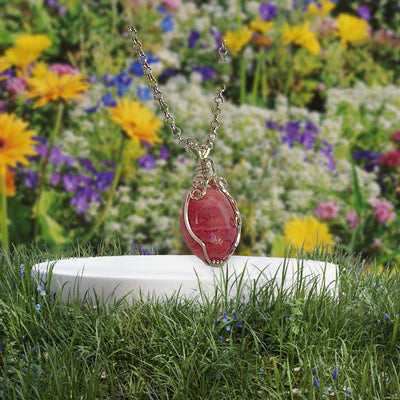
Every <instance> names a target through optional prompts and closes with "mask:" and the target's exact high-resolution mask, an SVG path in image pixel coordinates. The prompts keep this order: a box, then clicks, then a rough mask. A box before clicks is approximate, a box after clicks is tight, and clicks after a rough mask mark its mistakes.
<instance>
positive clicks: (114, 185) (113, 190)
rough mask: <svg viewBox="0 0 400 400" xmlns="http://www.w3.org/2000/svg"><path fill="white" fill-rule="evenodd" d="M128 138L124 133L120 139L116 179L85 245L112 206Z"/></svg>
mask: <svg viewBox="0 0 400 400" xmlns="http://www.w3.org/2000/svg"><path fill="white" fill-rule="evenodd" d="M126 140H127V137H126V136H125V135H122V138H121V141H120V144H119V149H118V156H117V160H118V164H117V169H116V171H115V175H114V179H113V181H112V183H111V187H110V190H109V192H108V197H107V201H106V204H105V206H104V208H103V210H102V212H101V214H100V215H99V217H98V218H97V221H96V222H95V224H94V225H93V226H92V228H91V229H90V231H89V233H88V234H87V235H86V236H84V237H83V239H82V241H81V243H82V245H83V246H84V245H85V244H87V243H88V242H89V240H90V239H91V238H92V237H93V235H94V234H95V233H96V231H97V229H98V228H99V227H100V225H101V223H102V222H103V220H104V218H105V216H106V214H107V211H108V209H109V208H110V206H111V203H112V198H113V196H114V193H115V189H116V188H117V185H118V182H119V178H120V176H121V171H122V165H123V155H124V146H125V141H126Z"/></svg>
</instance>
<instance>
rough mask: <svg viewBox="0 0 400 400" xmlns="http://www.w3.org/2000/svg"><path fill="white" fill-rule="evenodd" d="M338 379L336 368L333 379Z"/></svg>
mask: <svg viewBox="0 0 400 400" xmlns="http://www.w3.org/2000/svg"><path fill="white" fill-rule="evenodd" d="M337 377H338V368H337V367H336V368H335V370H334V371H333V379H337Z"/></svg>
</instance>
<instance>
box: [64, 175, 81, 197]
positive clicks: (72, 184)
mask: <svg viewBox="0 0 400 400" xmlns="http://www.w3.org/2000/svg"><path fill="white" fill-rule="evenodd" d="M62 182H63V186H64V189H65V190H66V191H67V192H68V193H71V192H75V190H76V189H78V184H79V182H78V179H77V178H76V176H72V175H64V176H63V177H62Z"/></svg>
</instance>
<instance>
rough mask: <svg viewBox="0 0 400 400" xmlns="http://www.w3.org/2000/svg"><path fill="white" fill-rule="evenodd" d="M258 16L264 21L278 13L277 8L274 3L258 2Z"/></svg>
mask: <svg viewBox="0 0 400 400" xmlns="http://www.w3.org/2000/svg"><path fill="white" fill-rule="evenodd" d="M259 11H260V17H261V18H262V19H263V20H264V21H269V20H271V19H274V18H275V17H276V16H277V15H278V9H277V8H276V5H275V4H270V3H262V4H260V8H259Z"/></svg>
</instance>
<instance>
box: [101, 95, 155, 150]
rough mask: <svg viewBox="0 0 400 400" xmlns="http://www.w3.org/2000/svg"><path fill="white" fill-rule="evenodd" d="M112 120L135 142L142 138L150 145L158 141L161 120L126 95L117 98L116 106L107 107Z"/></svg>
mask: <svg viewBox="0 0 400 400" xmlns="http://www.w3.org/2000/svg"><path fill="white" fill-rule="evenodd" d="M108 111H109V112H110V114H111V118H112V119H113V121H115V122H117V123H118V124H119V125H120V126H121V129H122V130H123V131H124V133H125V135H126V136H127V137H129V138H130V139H132V140H134V141H135V142H137V143H139V141H140V140H143V141H145V142H147V143H149V144H150V145H153V144H154V143H156V142H159V141H160V139H159V138H158V136H157V131H158V130H159V129H160V127H161V125H162V122H161V121H160V120H159V119H157V118H156V117H155V116H154V115H153V113H152V112H151V111H149V110H148V109H147V108H146V107H144V106H142V105H141V104H140V103H139V102H138V101H132V100H130V99H129V98H128V97H123V98H122V100H120V99H117V106H116V107H109V108H108Z"/></svg>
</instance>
